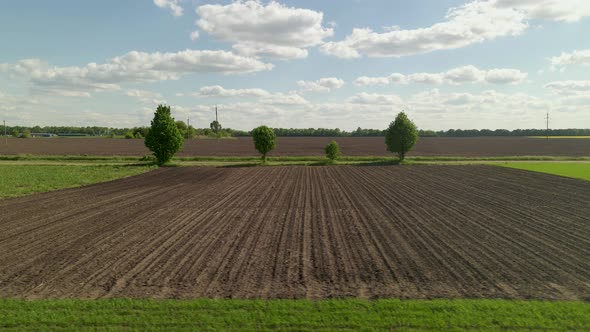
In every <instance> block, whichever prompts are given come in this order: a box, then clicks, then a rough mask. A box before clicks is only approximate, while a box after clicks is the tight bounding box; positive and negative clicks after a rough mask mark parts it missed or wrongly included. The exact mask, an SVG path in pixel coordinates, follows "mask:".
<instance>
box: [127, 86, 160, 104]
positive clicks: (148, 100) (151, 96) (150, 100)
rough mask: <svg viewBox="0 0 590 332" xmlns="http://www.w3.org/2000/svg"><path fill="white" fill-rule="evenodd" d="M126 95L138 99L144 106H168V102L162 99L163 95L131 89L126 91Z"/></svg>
mask: <svg viewBox="0 0 590 332" xmlns="http://www.w3.org/2000/svg"><path fill="white" fill-rule="evenodd" d="M125 95H126V96H128V97H132V98H135V99H137V100H138V101H139V102H141V103H143V104H154V105H158V104H166V100H165V99H164V97H162V94H160V93H158V92H153V91H146V90H138V89H129V90H127V91H125Z"/></svg>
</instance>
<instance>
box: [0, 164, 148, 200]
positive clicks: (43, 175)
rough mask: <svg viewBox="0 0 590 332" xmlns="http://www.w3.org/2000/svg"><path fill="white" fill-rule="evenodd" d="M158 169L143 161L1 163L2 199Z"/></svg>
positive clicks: (0, 192)
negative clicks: (140, 162)
mask: <svg viewBox="0 0 590 332" xmlns="http://www.w3.org/2000/svg"><path fill="white" fill-rule="evenodd" d="M152 169H155V166H150V165H140V166H126V165H86V166H79V165H5V164H2V163H0V174H1V175H2V176H0V199H4V198H13V197H20V196H25V195H30V194H35V193H41V192H47V191H53V190H58V189H65V188H74V187H80V186H85V185H90V184H94V183H99V182H106V181H112V180H116V179H120V178H124V177H129V176H134V175H139V174H142V173H145V172H147V171H150V170H152Z"/></svg>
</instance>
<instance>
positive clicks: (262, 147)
mask: <svg viewBox="0 0 590 332" xmlns="http://www.w3.org/2000/svg"><path fill="white" fill-rule="evenodd" d="M252 137H253V138H254V147H255V148H256V150H258V152H260V153H262V161H263V162H266V154H267V153H269V152H270V151H271V150H272V149H274V148H275V147H276V138H277V137H276V135H275V132H274V131H273V130H272V129H270V128H269V127H267V126H260V127H258V128H255V129H254V130H252Z"/></svg>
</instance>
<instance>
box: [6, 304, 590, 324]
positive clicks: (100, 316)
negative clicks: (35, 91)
mask: <svg viewBox="0 0 590 332" xmlns="http://www.w3.org/2000/svg"><path fill="white" fill-rule="evenodd" d="M0 309H1V310H0V329H14V330H55V329H69V330H95V329H100V330H105V329H106V330H114V329H131V330H159V329H173V330H193V331H213V330H247V331H254V330H256V331H260V330H296V331H316V330H366V331H373V330H402V331H403V330H412V331H415V330H418V331H419V330H473V329H476V330H523V331H526V330H529V331H530V330H555V331H561V330H563V331H565V330H588V329H590V304H588V303H585V302H550V301H511V300H442V299H441V300H397V299H384V300H375V301H369V300H360V299H334V300H321V301H309V300H212V299H199V300H161V301H157V300H133V299H110V300H35V301H23V300H10V299H4V300H0Z"/></svg>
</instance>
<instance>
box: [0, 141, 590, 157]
mask: <svg viewBox="0 0 590 332" xmlns="http://www.w3.org/2000/svg"><path fill="white" fill-rule="evenodd" d="M331 140H336V141H337V142H338V143H339V144H340V147H341V150H342V153H343V155H344V156H379V157H383V156H387V157H393V154H392V153H390V152H388V151H387V149H386V146H385V141H384V138H383V137H337V138H333V137H279V138H278V139H277V148H276V150H274V151H272V152H271V153H270V156H275V157H276V156H324V147H325V146H326V145H327V144H328V143H329V142H330V141H331ZM18 154H33V155H91V156H145V155H149V154H150V152H149V151H148V149H147V148H146V147H145V146H144V143H143V140H141V139H109V138H84V139H83V140H81V139H69V138H35V139H16V138H15V139H8V144H5V143H4V142H0V155H18ZM258 155H259V154H258V152H257V151H256V150H255V149H254V144H253V143H252V139H251V138H250V137H240V138H237V139H193V140H187V141H186V142H185V144H184V148H183V150H181V151H180V152H179V153H178V156H180V157H189V156H218V157H244V156H258ZM409 156H464V157H498V156H590V140H589V139H567V138H563V139H555V140H541V139H536V138H528V137H464V138H463V137H460V138H459V137H425V138H421V139H420V140H419V141H418V143H417V144H416V146H415V147H414V149H413V150H412V151H411V152H410V153H409Z"/></svg>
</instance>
